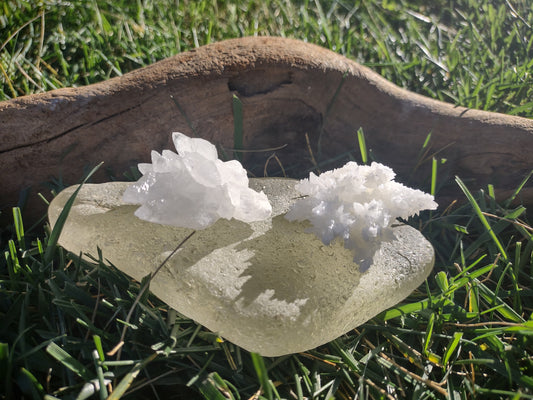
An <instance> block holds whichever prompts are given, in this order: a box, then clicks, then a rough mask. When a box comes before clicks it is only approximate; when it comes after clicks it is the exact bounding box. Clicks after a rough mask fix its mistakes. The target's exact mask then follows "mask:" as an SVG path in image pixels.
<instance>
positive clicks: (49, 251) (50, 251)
mask: <svg viewBox="0 0 533 400" xmlns="http://www.w3.org/2000/svg"><path fill="white" fill-rule="evenodd" d="M102 164H103V163H100V164H98V165H97V166H96V167H94V168H93V169H92V170H91V171H90V172H89V173H88V174H87V176H86V177H85V179H84V180H83V181H82V183H81V184H80V185H79V186H78V188H77V189H76V191H75V192H74V193H72V196H70V198H69V199H68V200H67V202H66V203H65V207H64V208H63V210H61V214H59V217H58V218H57V221H56V224H55V225H54V229H52V232H51V233H50V237H49V238H48V242H47V244H46V250H45V252H44V264H45V265H48V264H49V263H50V262H51V261H52V259H53V257H54V253H55V250H56V246H57V242H58V240H59V236H60V235H61V231H62V230H63V226H65V223H66V221H67V218H68V214H69V212H70V209H71V208H72V205H73V204H74V200H76V196H77V195H78V193H79V192H80V190H81V188H82V186H83V185H84V184H85V183H86V182H87V181H88V180H89V178H90V177H91V176H92V175H93V174H94V173H95V172H96V171H97V170H98V168H100V166H101V165H102Z"/></svg>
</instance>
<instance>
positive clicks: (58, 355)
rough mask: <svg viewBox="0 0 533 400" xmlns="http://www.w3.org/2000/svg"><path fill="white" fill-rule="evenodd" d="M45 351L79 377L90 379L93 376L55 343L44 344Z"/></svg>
mask: <svg viewBox="0 0 533 400" xmlns="http://www.w3.org/2000/svg"><path fill="white" fill-rule="evenodd" d="M46 352H47V353H48V354H50V355H51V356H52V357H53V358H55V359H56V360H57V361H59V362H60V363H61V364H62V365H63V366H64V367H65V368H68V369H70V370H71V371H72V372H74V373H75V374H76V375H78V376H79V377H81V378H83V379H84V380H85V381H90V380H91V379H93V378H94V377H93V376H92V374H91V373H90V372H89V370H88V369H87V368H85V366H84V365H83V364H82V363H80V362H79V361H78V360H76V359H75V358H74V357H72V356H71V355H70V354H69V353H67V352H66V351H65V350H63V349H62V348H61V347H59V346H58V345H57V344H55V343H53V342H52V343H50V344H49V345H48V346H46Z"/></svg>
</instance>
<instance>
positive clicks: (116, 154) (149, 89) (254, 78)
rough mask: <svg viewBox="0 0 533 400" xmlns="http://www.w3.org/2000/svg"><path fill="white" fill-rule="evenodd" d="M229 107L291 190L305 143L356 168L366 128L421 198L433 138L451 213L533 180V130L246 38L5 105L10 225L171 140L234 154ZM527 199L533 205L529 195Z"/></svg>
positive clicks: (376, 149)
mask: <svg viewBox="0 0 533 400" xmlns="http://www.w3.org/2000/svg"><path fill="white" fill-rule="evenodd" d="M233 95H237V96H238V97H239V98H240V100H241V101H242V103H243V114H244V140H243V141H244V147H245V148H246V149H265V148H273V147H278V146H285V147H284V148H283V149H282V150H278V151H276V155H277V157H278V158H279V159H280V160H281V162H282V163H283V165H284V166H285V167H287V168H288V175H290V176H292V177H301V176H302V175H303V172H305V171H306V169H308V168H310V167H311V165H312V164H311V162H310V161H309V158H310V157H309V153H308V150H307V145H306V140H305V134H308V136H309V139H310V143H311V144H312V146H313V151H314V152H315V155H316V156H317V155H318V153H319V152H320V153H321V158H322V159H334V158H335V157H337V156H338V155H339V154H345V153H347V152H348V151H353V152H354V154H357V147H356V146H357V144H356V142H357V140H356V131H357V129H359V128H360V127H361V128H363V130H364V132H365V137H366V141H367V147H368V148H370V149H372V151H373V154H374V155H375V156H376V158H378V160H379V161H381V162H383V163H384V164H387V165H389V166H391V167H392V168H393V169H394V170H395V171H396V172H397V174H398V180H400V181H403V182H409V184H410V185H413V186H422V185H423V184H425V185H426V187H427V179H428V176H429V174H430V163H429V162H428V163H424V164H423V165H422V166H420V167H419V168H417V169H416V171H415V173H413V169H414V168H415V166H416V164H417V157H418V154H419V152H420V150H421V148H422V145H423V143H424V141H425V139H426V137H427V135H428V133H430V132H431V133H432V136H431V138H432V139H431V151H430V154H431V153H433V152H437V151H438V152H439V153H438V157H443V158H446V159H447V160H448V161H447V162H446V164H444V166H443V169H440V170H439V173H440V177H439V179H440V180H441V181H442V182H445V183H446V184H445V185H444V187H443V188H442V189H441V191H440V195H439V199H438V200H439V201H440V203H441V206H444V207H445V206H446V205H447V204H444V203H448V202H449V201H451V200H453V199H455V198H459V194H458V192H459V188H458V187H457V186H456V185H455V183H454V182H453V176H454V175H459V176H460V177H461V178H462V179H463V180H464V181H465V182H466V183H467V185H468V186H469V188H471V189H472V190H476V189H479V188H481V187H485V186H486V185H487V184H489V183H492V184H494V185H495V187H496V192H497V194H498V195H499V196H500V197H502V198H504V197H505V196H507V195H509V194H511V193H512V191H513V190H514V189H515V188H516V187H517V185H518V184H519V183H520V182H521V180H522V179H523V178H524V177H525V176H526V174H527V173H528V172H529V171H530V170H531V169H533V157H532V155H531V152H532V149H533V120H529V119H525V118H520V117H514V116H508V115H503V114H498V113H490V112H484V111H478V110H472V109H466V108H463V107H455V106H453V105H451V104H447V103H443V102H439V101H435V100H432V99H429V98H426V97H424V96H420V95H417V94H415V93H412V92H409V91H407V90H404V89H401V88H399V87H397V86H395V85H394V84H392V83H390V82H388V81H387V80H385V79H383V78H382V77H381V76H379V75H378V74H376V73H375V72H373V71H371V70H370V69H368V68H365V67H363V66H361V65H359V64H357V63H356V62H354V61H351V60H349V59H347V58H345V57H343V56H340V55H338V54H336V53H333V52H331V51H329V50H326V49H324V48H321V47H318V46H316V45H312V44H307V43H304V42H301V41H296V40H291V39H282V38H273V37H271V38H241V39H234V40H228V41H224V42H219V43H215V44H211V45H208V46H204V47H201V48H198V49H196V50H193V51H189V52H186V53H181V54H178V55H176V56H174V57H172V58H169V59H166V60H163V61H160V62H158V63H155V64H153V65H151V66H148V67H146V68H142V69H139V70H136V71H133V72H131V73H128V74H125V75H124V76H121V77H118V78H113V79H110V80H108V81H105V82H102V83H98V84H94V85H90V86H85V87H78V88H65V89H58V90H54V91H50V92H47V93H42V94H35V95H30V96H25V97H20V98H16V99H13V100H9V101H5V102H0V168H1V170H2V189H1V192H0V207H1V208H2V209H3V210H4V211H3V214H4V215H5V209H6V208H8V207H11V206H13V205H15V204H16V203H17V200H18V198H19V194H20V192H21V190H22V189H24V188H27V187H30V188H31V192H30V196H29V204H28V205H27V207H26V211H25V214H26V216H27V218H30V219H33V218H36V217H38V216H41V215H43V213H44V211H45V207H44V203H42V202H41V201H40V200H39V199H38V198H37V196H35V193H36V192H39V191H40V192H42V193H45V194H47V193H49V192H48V189H47V186H46V182H48V181H50V179H51V178H53V177H56V178H58V177H60V178H61V179H62V180H63V181H64V182H65V183H66V184H73V183H77V182H79V181H80V180H81V178H82V176H83V174H84V171H87V169H88V168H89V167H92V166H94V165H96V164H97V163H99V162H100V161H104V162H105V164H104V165H105V167H104V168H102V169H101V171H100V172H99V174H98V176H97V177H96V181H105V180H110V176H116V177H117V178H118V179H119V180H120V179H121V178H122V173H123V172H124V171H126V170H128V169H129V168H130V167H131V166H134V165H136V164H137V163H138V162H147V161H149V158H150V150H152V149H155V150H158V151H160V150H162V149H165V148H168V149H173V146H172V144H171V141H170V133H171V132H172V131H180V132H183V133H185V134H188V135H197V136H199V137H203V138H206V139H208V140H210V141H212V142H214V143H216V144H218V145H220V146H221V147H223V148H224V149H231V148H232V146H233V114H232V96H233ZM317 143H320V149H319V148H317ZM319 150H321V151H319ZM228 152H229V154H231V150H228ZM272 153H273V151H262V152H252V153H245V154H244V155H243V158H244V164H245V166H246V167H248V168H250V169H251V170H252V171H253V172H254V173H255V174H256V175H262V174H263V170H264V165H265V163H266V161H267V159H268V158H269V157H270V156H271V155H272ZM345 161H346V158H344V159H343V160H342V161H338V162H337V163H335V162H331V163H330V164H328V165H327V166H326V169H329V168H331V167H335V166H339V165H340V163H341V162H342V163H344V162H345ZM275 167H276V163H274V162H270V163H269V164H268V167H267V171H268V172H269V173H270V174H273V173H274V172H275V169H276V168H275ZM291 167H292V168H291ZM296 171H297V172H296ZM521 199H522V200H523V201H524V202H525V203H526V204H533V187H532V186H531V184H530V185H528V186H527V187H526V188H525V189H524V190H523V192H522V195H521Z"/></svg>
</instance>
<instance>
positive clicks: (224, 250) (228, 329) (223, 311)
mask: <svg viewBox="0 0 533 400" xmlns="http://www.w3.org/2000/svg"><path fill="white" fill-rule="evenodd" d="M296 184H297V181H295V180H288V179H275V178H273V179H270V178H269V179H251V180H250V186H251V187H252V188H253V189H255V190H262V191H264V193H265V194H266V195H267V196H268V199H269V201H270V203H271V204H272V215H271V216H270V217H268V218H267V219H265V220H260V221H253V222H249V223H246V222H242V221H239V220H236V219H232V220H227V219H219V220H218V221H217V222H215V223H214V224H213V225H211V226H209V227H208V228H206V229H204V230H200V231H197V232H196V234H195V235H194V236H193V237H192V238H191V239H190V240H189V241H187V242H186V243H185V244H184V246H183V248H182V249H181V250H180V251H178V252H177V253H176V254H175V255H174V256H172V257H171V258H170V260H169V261H168V262H167V263H166V264H165V266H164V267H163V268H162V269H161V270H160V271H159V273H158V274H156V275H155V276H154V278H153V280H152V281H151V284H150V290H151V291H152V292H153V293H154V294H155V295H156V296H158V297H159V298H160V299H161V300H162V301H164V302H165V303H167V304H168V305H169V306H170V307H173V308H174V309H176V310H177V311H178V312H180V313H182V314H184V315H186V316H188V317H190V318H192V319H194V320H196V321H197V322H199V323H201V324H203V325H204V326H205V327H207V328H208V329H210V330H212V331H214V332H217V333H218V334H220V335H221V336H222V337H224V338H225V339H227V340H229V341H232V342H233V343H235V344H236V345H239V346H241V347H243V348H245V349H247V350H249V351H254V352H258V353H260V354H262V355H264V356H278V355H283V354H288V353H295V352H300V351H305V350H308V349H311V348H314V347H316V346H319V345H321V344H324V343H326V342H328V341H330V340H333V339H335V338H337V337H338V336H340V335H342V334H344V333H345V332H348V331H349V330H351V329H353V328H355V327H356V326H358V325H360V324H362V323H364V322H366V321H367V320H368V319H370V318H372V317H374V316H375V315H376V314H378V313H379V312H381V311H383V310H385V309H387V308H389V307H392V306H394V305H395V304H397V303H398V302H399V301H401V300H402V299H404V298H405V297H406V296H408V295H409V294H410V293H411V292H412V291H413V290H414V289H416V288H417V287H418V286H419V285H420V284H421V283H422V282H423V281H424V279H425V278H426V277H427V275H428V274H429V273H430V271H431V269H432V267H433V260H434V252H433V248H432V246H431V244H429V242H428V241H427V240H426V239H425V238H424V237H423V236H422V234H421V233H420V232H418V231H417V230H416V229H414V228H412V227H409V226H406V225H399V226H393V227H391V228H390V238H388V240H386V241H382V242H380V245H379V247H378V249H377V251H375V254H373V261H372V263H371V265H370V268H369V269H368V270H367V271H366V272H363V271H361V268H360V266H359V265H358V264H357V263H354V262H353V258H354V254H352V252H351V251H350V250H348V249H346V248H345V247H344V244H343V242H342V240H332V241H331V243H330V244H329V245H327V246H326V245H324V243H323V242H322V241H321V240H320V239H319V238H318V237H317V236H316V235H315V234H313V233H306V232H307V231H308V230H309V229H310V227H311V224H310V223H309V222H308V221H303V222H300V221H293V222H291V221H288V220H287V219H286V218H285V213H286V212H287V211H288V210H289V208H290V207H291V205H292V204H293V203H294V201H295V199H296V198H298V197H300V193H299V192H298V191H296V190H295V185H296ZM128 185H129V184H128V183H124V182H112V183H105V184H99V185H89V184H88V185H84V187H83V188H82V189H81V191H80V192H79V194H78V196H77V198H76V201H75V203H74V206H73V208H72V209H71V211H70V214H69V217H68V219H67V221H66V224H65V226H64V228H63V231H62V234H61V237H60V239H59V243H60V244H61V245H62V246H64V247H65V248H66V249H68V250H70V251H72V252H73V253H75V254H80V253H90V254H97V249H98V248H100V249H101V250H102V252H103V256H104V257H105V259H108V260H109V261H110V262H111V263H112V264H113V265H115V266H116V267H117V268H119V269H120V270H122V271H123V272H125V273H127V274H128V275H130V276H131V277H133V278H135V279H137V280H139V281H140V280H141V279H142V278H143V277H145V276H146V275H148V274H149V273H151V272H153V271H154V270H155V269H156V268H157V267H158V266H159V264H160V263H161V262H162V261H163V260H164V259H165V258H166V257H167V256H168V255H169V254H170V253H171V252H172V250H174V249H175V248H176V246H177V244H178V243H180V242H181V241H182V240H183V239H184V238H185V237H186V236H187V235H188V234H189V233H190V232H191V229H187V228H180V227H176V226H169V225H161V224H154V223H150V222H147V221H144V220H141V219H139V218H137V217H136V216H135V215H134V212H135V209H136V208H137V206H134V205H130V204H126V203H125V202H124V201H123V199H122V196H123V193H124V191H125V190H126V188H127V187H128ZM74 190H75V187H71V188H68V189H66V190H64V191H63V192H62V193H60V194H59V195H58V196H57V197H56V198H55V199H54V200H53V201H52V203H51V204H50V207H49V218H50V223H51V225H52V226H53V225H54V224H55V223H56V220H57V218H58V216H59V213H60V212H61V210H62V209H63V207H64V205H65V203H66V201H67V200H68V198H69V196H70V195H71V194H72V193H73V192H74ZM359 258H361V257H356V259H359Z"/></svg>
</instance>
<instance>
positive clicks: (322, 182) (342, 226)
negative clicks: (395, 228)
mask: <svg viewBox="0 0 533 400" xmlns="http://www.w3.org/2000/svg"><path fill="white" fill-rule="evenodd" d="M394 176H395V173H394V171H393V170H392V169H390V168H389V167H386V166H384V165H382V164H379V163H376V162H373V163H372V164H371V165H357V163H355V162H348V163H347V164H346V165H344V166H343V167H342V168H338V169H335V170H332V171H327V172H324V173H322V174H320V175H319V176H316V175H315V174H313V173H312V172H311V173H310V174H309V179H303V180H301V181H300V182H299V183H298V184H297V185H296V187H295V188H296V190H297V191H298V192H299V193H300V195H303V197H302V198H300V199H299V200H297V201H296V202H295V203H294V204H293V205H292V207H291V209H290V210H289V212H288V213H287V215H286V217H287V219H288V220H289V221H296V220H298V221H304V220H308V221H310V222H311V224H312V227H311V228H310V229H309V231H310V232H314V233H315V234H316V235H317V236H318V237H319V238H320V239H321V240H322V242H323V243H324V244H326V245H328V244H330V243H331V241H332V240H333V239H335V238H341V239H342V240H344V246H345V247H346V248H348V249H351V250H352V253H353V254H354V261H355V262H357V263H359V264H361V267H362V268H363V269H366V268H368V267H369V266H370V264H371V262H372V255H373V254H374V252H375V251H376V250H377V249H378V248H379V246H380V244H381V242H382V241H383V240H388V239H389V238H390V227H391V225H392V223H393V222H395V221H396V218H399V217H400V218H408V217H409V216H411V215H413V214H417V213H418V212H419V211H421V210H425V209H435V208H437V203H435V202H434V201H433V196H431V195H429V194H427V193H424V192H422V191H420V190H416V189H411V188H408V187H406V186H404V185H402V184H401V183H398V182H394V181H393V179H394Z"/></svg>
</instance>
